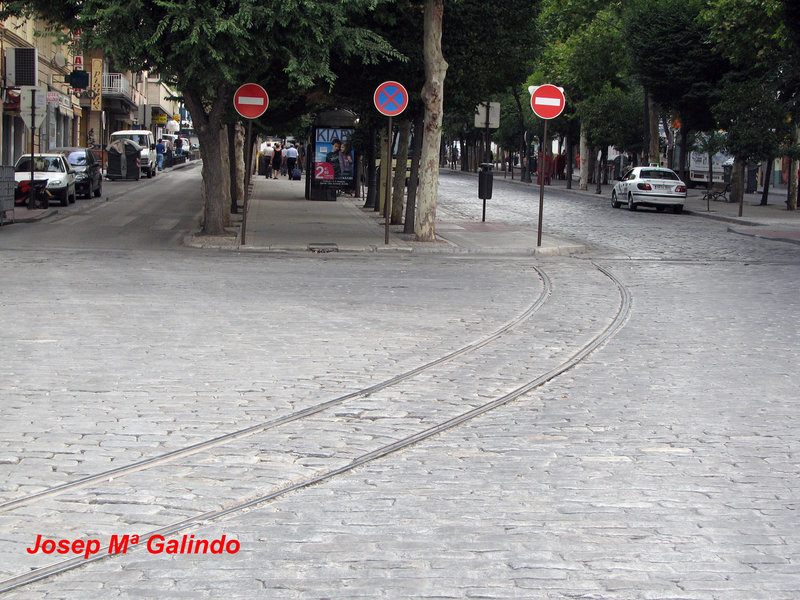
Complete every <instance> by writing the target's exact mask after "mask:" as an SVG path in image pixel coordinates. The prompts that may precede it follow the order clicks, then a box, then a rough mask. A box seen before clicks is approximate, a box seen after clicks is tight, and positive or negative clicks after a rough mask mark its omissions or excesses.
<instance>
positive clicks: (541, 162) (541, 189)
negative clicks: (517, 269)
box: [536, 119, 547, 248]
mask: <svg viewBox="0 0 800 600" xmlns="http://www.w3.org/2000/svg"><path fill="white" fill-rule="evenodd" d="M545 152H547V119H545V122H544V141H543V143H542V152H541V155H540V157H539V233H538V237H537V238H536V247H537V248H538V247H540V246H541V245H542V216H543V215H542V213H543V212H544V177H545V173H544V167H545V163H546V162H547V157H546V155H545Z"/></svg>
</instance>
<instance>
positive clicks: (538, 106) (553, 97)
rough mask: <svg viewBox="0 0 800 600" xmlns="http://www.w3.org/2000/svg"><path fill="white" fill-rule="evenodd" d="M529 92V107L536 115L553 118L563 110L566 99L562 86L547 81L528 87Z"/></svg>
mask: <svg viewBox="0 0 800 600" xmlns="http://www.w3.org/2000/svg"><path fill="white" fill-rule="evenodd" d="M528 90H529V91H530V93H531V108H532V109H533V112H534V114H535V115H536V116H537V117H540V118H542V119H555V118H556V117H557V116H558V115H560V114H561V113H562V111H563V110H564V105H565V104H566V100H565V99H564V90H563V88H560V87H556V86H554V85H551V84H549V83H546V84H544V85H540V86H534V85H532V86H531V87H529V88H528Z"/></svg>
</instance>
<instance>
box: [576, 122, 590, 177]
mask: <svg viewBox="0 0 800 600" xmlns="http://www.w3.org/2000/svg"><path fill="white" fill-rule="evenodd" d="M580 144H581V145H580V152H581V182H580V186H579V187H580V189H582V190H588V189H589V164H590V162H591V161H590V160H589V142H588V140H587V139H586V128H585V127H584V126H583V123H581V142H580Z"/></svg>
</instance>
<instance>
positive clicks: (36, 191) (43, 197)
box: [14, 179, 51, 208]
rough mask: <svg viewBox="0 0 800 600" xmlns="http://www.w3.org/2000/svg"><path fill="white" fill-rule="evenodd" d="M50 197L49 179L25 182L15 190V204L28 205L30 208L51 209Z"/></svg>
mask: <svg viewBox="0 0 800 600" xmlns="http://www.w3.org/2000/svg"><path fill="white" fill-rule="evenodd" d="M31 187H33V194H31ZM50 197H51V194H50V192H49V191H48V189H47V179H34V180H33V181H30V180H23V181H20V182H19V183H18V184H17V187H16V188H15V189H14V204H16V205H26V206H27V207H28V208H50Z"/></svg>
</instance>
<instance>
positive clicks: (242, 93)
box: [233, 83, 269, 119]
mask: <svg viewBox="0 0 800 600" xmlns="http://www.w3.org/2000/svg"><path fill="white" fill-rule="evenodd" d="M267 106H269V96H268V95H267V92H266V90H265V89H264V88H262V87H261V86H260V85H258V84H257V83H245V84H244V85H243V86H241V87H239V89H238V90H236V93H235V94H234V95H233V107H234V108H235V109H236V112H238V113H239V114H240V115H242V116H243V117H244V118H245V119H257V118H258V117H260V116H261V115H263V114H264V111H266V110H267Z"/></svg>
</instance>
